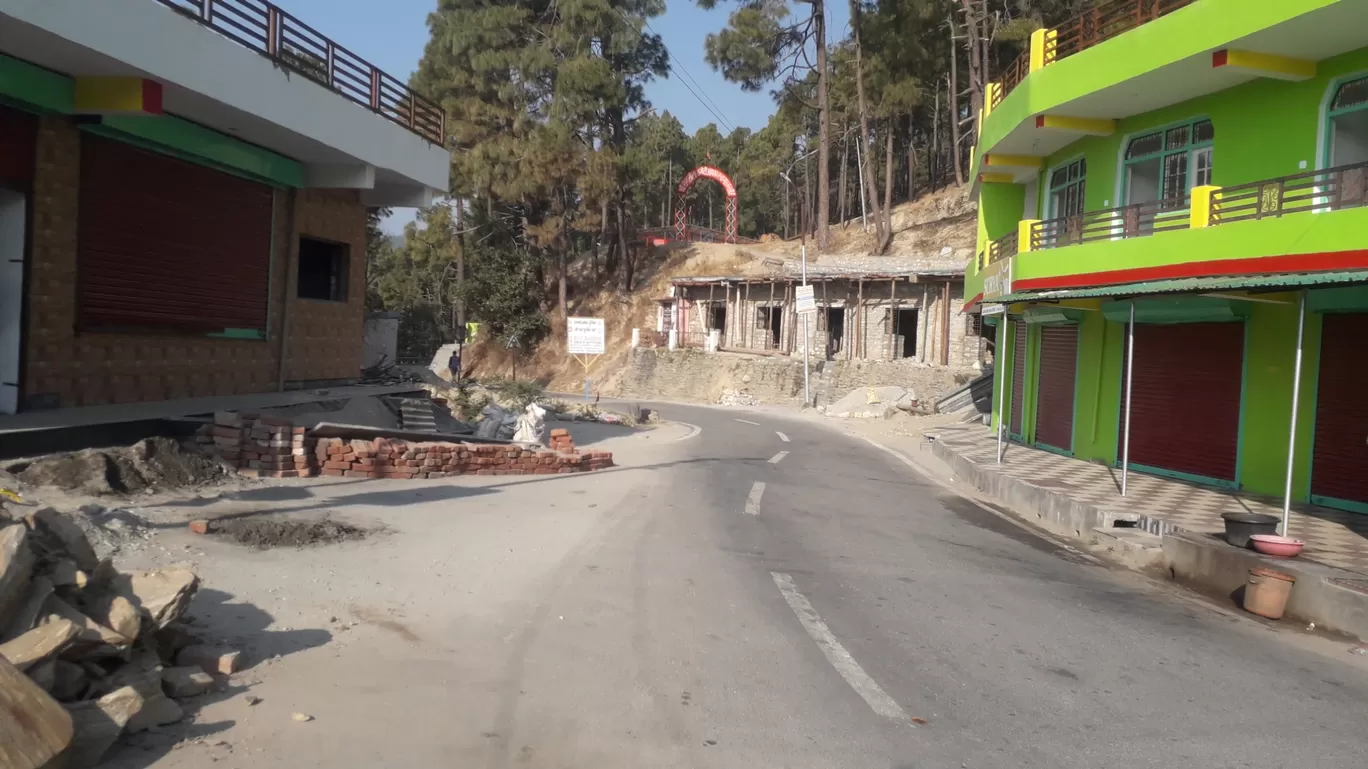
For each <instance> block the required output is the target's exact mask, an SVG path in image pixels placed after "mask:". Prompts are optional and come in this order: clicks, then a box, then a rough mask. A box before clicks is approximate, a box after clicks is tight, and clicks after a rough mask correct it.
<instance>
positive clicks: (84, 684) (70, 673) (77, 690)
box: [49, 660, 90, 702]
mask: <svg viewBox="0 0 1368 769" xmlns="http://www.w3.org/2000/svg"><path fill="white" fill-rule="evenodd" d="M52 672H53V680H52V688H51V689H50V690H49V692H50V693H51V694H52V696H53V698H55V699H57V700H58V701H59V702H71V701H72V700H79V699H81V698H83V697H85V694H86V692H87V691H88V690H89V689H90V676H88V675H86V672H85V670H84V669H83V668H82V667H81V666H80V665H77V664H76V663H74V662H67V661H66V660H57V661H56V662H55V663H54V665H53V671H52Z"/></svg>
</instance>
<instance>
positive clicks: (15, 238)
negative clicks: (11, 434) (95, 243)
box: [0, 189, 24, 414]
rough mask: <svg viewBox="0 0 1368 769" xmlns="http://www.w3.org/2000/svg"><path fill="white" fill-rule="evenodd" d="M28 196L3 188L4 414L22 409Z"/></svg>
mask: <svg viewBox="0 0 1368 769" xmlns="http://www.w3.org/2000/svg"><path fill="white" fill-rule="evenodd" d="M23 313H24V196H23V195H21V194H19V193H17V192H14V191H12V190H6V189H0V414H13V413H14V412H15V410H16V409H17V408H18V406H19V344H20V339H21V335H22V333H23V327H24V314H23Z"/></svg>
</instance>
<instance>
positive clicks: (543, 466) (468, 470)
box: [314, 438, 613, 478]
mask: <svg viewBox="0 0 1368 769" xmlns="http://www.w3.org/2000/svg"><path fill="white" fill-rule="evenodd" d="M314 456H315V458H316V459H317V460H318V462H319V463H320V464H321V466H322V473H323V475H342V476H346V477H348V478H446V477H449V476H453V475H557V474H568V473H583V472H589V471H591V470H602V469H604V468H607V467H612V466H613V455H612V454H611V453H609V452H607V451H594V452H589V453H586V454H576V453H573V452H571V453H561V452H556V451H545V450H536V449H527V448H523V447H520V446H509V445H506V444H498V445H491V444H483V443H410V442H407V441H401V440H394V439H390V438H377V439H375V440H373V441H367V440H358V439H352V440H347V439H343V438H319V439H318V444H317V446H315V447H314Z"/></svg>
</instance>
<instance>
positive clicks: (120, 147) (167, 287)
mask: <svg viewBox="0 0 1368 769" xmlns="http://www.w3.org/2000/svg"><path fill="white" fill-rule="evenodd" d="M271 199H272V193H271V188H269V187H267V186H265V185H261V184H257V183H255V182H251V181H248V180H246V179H241V178H239V177H236V176H232V175H230V174H226V173H222V172H220V171H215V170H213V169H210V168H206V167H204V166H199V165H195V164H193V163H189V162H186V161H183V160H178V159H176V158H172V157H168V156H165V155H160V154H157V153H154V152H148V151H146V150H141V149H138V148H137V147H133V146H131V145H128V144H124V143H122V142H117V141H114V140H112V139H106V138H103V137H100V136H94V135H91V134H83V135H82V137H81V202H80V206H81V207H80V216H79V221H80V224H79V230H80V301H81V314H80V318H81V325H82V327H85V328H117V327H131V328H144V327H158V328H174V329H178V330H186V331H203V332H212V331H223V330H224V329H255V330H258V331H265V330H266V310H267V294H268V292H269V281H270V262H271V254H270V251H271Z"/></svg>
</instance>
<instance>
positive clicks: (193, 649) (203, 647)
mask: <svg viewBox="0 0 1368 769" xmlns="http://www.w3.org/2000/svg"><path fill="white" fill-rule="evenodd" d="M176 664H177V665H179V666H182V667H197V668H199V669H200V670H203V671H204V672H206V673H214V674H217V675H224V676H230V675H232V674H234V673H236V672H237V671H238V666H239V665H241V664H242V653H241V652H239V651H237V650H235V649H225V648H223V647H221V646H210V645H208V644H195V645H194V646H187V647H185V648H184V649H181V650H180V652H179V653H177V654H176Z"/></svg>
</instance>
